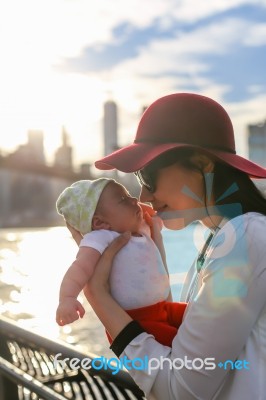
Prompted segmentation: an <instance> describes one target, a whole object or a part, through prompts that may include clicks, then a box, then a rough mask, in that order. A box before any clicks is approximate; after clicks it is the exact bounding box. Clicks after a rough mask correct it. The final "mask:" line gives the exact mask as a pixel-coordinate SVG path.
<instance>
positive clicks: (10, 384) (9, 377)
mask: <svg viewBox="0 0 266 400" xmlns="http://www.w3.org/2000/svg"><path fill="white" fill-rule="evenodd" d="M58 353H61V354H62V358H68V359H73V358H75V359H79V360H80V361H82V360H84V359H86V360H87V359H88V358H90V359H93V358H94V356H92V355H90V354H85V353H82V352H80V351H77V350H76V349H75V348H74V347H71V346H69V345H65V344H62V343H60V342H58V341H53V340H50V339H47V338H45V337H42V336H41V335H38V334H36V333H33V332H29V331H27V330H25V329H23V328H21V327H18V326H17V325H16V324H15V323H14V322H11V321H10V320H8V319H6V318H4V317H0V399H1V400H38V399H44V400H63V399H71V400H98V399H108V400H109V399H110V400H111V399H115V400H122V399H127V400H140V399H143V400H144V399H145V397H144V394H143V392H142V391H141V390H140V389H139V388H138V386H137V385H136V384H135V383H134V381H133V380H132V378H131V377H130V376H129V374H128V373H127V372H126V371H122V370H120V371H119V372H118V373H116V374H113V373H112V372H113V370H112V369H110V368H108V367H107V368H106V367H105V368H104V369H95V368H93V367H91V368H90V369H83V368H79V369H74V370H73V369H71V368H70V366H69V365H68V364H67V363H66V364H65V366H64V368H62V366H61V365H60V363H56V362H54V361H55V355H56V354H58Z"/></svg>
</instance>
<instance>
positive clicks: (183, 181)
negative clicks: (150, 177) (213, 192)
mask: <svg viewBox="0 0 266 400" xmlns="http://www.w3.org/2000/svg"><path fill="white" fill-rule="evenodd" d="M155 188H156V189H155V191H154V193H150V192H149V191H148V190H147V189H146V188H145V187H144V186H143V187H142V190H141V194H140V201H142V202H150V203H151V204H152V206H153V208H154V209H155V210H157V211H158V213H159V215H160V216H161V218H162V219H163V221H164V225H165V226H166V227H167V228H169V229H181V228H183V227H184V226H187V225H188V224H190V223H191V222H193V221H195V220H202V219H204V217H206V208H205V200H204V193H205V183H204V178H203V175H202V173H201V172H200V171H199V170H195V169H194V170H192V169H188V168H185V167H184V166H181V165H179V164H177V163H176V164H173V165H171V166H168V167H165V168H162V169H160V170H159V171H158V172H157V178H156V185H155Z"/></svg>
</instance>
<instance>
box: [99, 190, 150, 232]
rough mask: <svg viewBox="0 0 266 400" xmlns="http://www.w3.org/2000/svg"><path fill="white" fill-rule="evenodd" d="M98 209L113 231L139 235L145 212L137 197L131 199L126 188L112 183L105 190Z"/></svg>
mask: <svg viewBox="0 0 266 400" xmlns="http://www.w3.org/2000/svg"><path fill="white" fill-rule="evenodd" d="M97 209H98V210H99V213H100V214H101V215H102V218H103V219H104V221H105V222H106V223H108V224H109V226H110V228H109V229H111V230H113V231H116V232H119V233H122V232H126V231H130V232H131V233H138V231H139V228H140V225H141V222H142V220H143V212H142V208H141V207H140V205H139V203H138V200H137V199H136V197H131V196H130V194H129V193H128V191H127V190H126V189H125V188H124V186H122V185H120V184H119V183H115V182H110V183H108V185H107V186H106V187H105V188H104V190H103V192H102V194H101V196H100V199H99V202H98V206H97Z"/></svg>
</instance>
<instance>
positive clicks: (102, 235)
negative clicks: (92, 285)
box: [80, 224, 170, 310]
mask: <svg viewBox="0 0 266 400" xmlns="http://www.w3.org/2000/svg"><path fill="white" fill-rule="evenodd" d="M140 233H141V235H142V236H139V237H137V236H131V238H130V240H129V242H128V243H127V244H126V245H125V246H124V247H123V248H122V249H121V250H120V251H119V253H117V255H116V256H115V258H114V261H113V266H112V271H111V275H110V287H111V294H112V296H113V297H114V298H115V300H116V301H117V302H118V303H119V304H120V305H121V307H123V308H124V309H125V310H131V309H134V308H140V307H146V306H150V305H152V304H156V303H158V302H160V301H163V300H166V299H167V297H168V295H169V291H170V284H169V277H168V274H167V272H166V269H165V267H164V264H163V261H162V258H161V254H160V252H159V250H158V248H157V246H156V245H155V243H154V242H153V240H152V239H151V237H150V229H149V227H148V225H146V224H143V229H141V231H140ZM119 235H120V234H119V233H117V232H114V231H109V230H105V229H101V230H97V231H92V232H90V233H87V234H86V235H84V237H83V239H82V240H81V243H80V247H92V248H93V249H95V250H98V251H99V252H100V253H101V254H102V253H103V251H104V250H105V248H106V247H107V246H108V245H109V244H110V243H111V242H112V241H113V240H114V239H115V238H116V237H117V236H119Z"/></svg>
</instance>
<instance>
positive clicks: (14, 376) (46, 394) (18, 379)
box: [0, 356, 66, 400]
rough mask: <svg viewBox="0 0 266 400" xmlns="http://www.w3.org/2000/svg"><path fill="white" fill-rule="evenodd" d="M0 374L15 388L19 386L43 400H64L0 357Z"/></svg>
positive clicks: (58, 394)
mask: <svg viewBox="0 0 266 400" xmlns="http://www.w3.org/2000/svg"><path fill="white" fill-rule="evenodd" d="M0 374H1V375H3V376H5V377H6V378H8V379H9V380H11V381H12V382H14V383H15V384H16V385H17V386H18V385H21V386H23V387H26V388H27V389H29V390H30V391H32V392H34V393H36V394H37V395H39V396H41V397H42V398H43V399H45V400H66V397H64V396H62V395H61V394H60V393H57V392H55V391H54V390H52V389H51V388H49V387H48V386H45V385H43V384H42V383H41V382H40V381H38V380H37V379H35V378H33V377H32V376H31V375H29V374H27V373H26V372H22V371H21V370H20V369H19V368H17V367H15V366H14V365H13V364H11V363H10V362H9V361H7V360H5V359H4V358H3V357H1V356H0Z"/></svg>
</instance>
